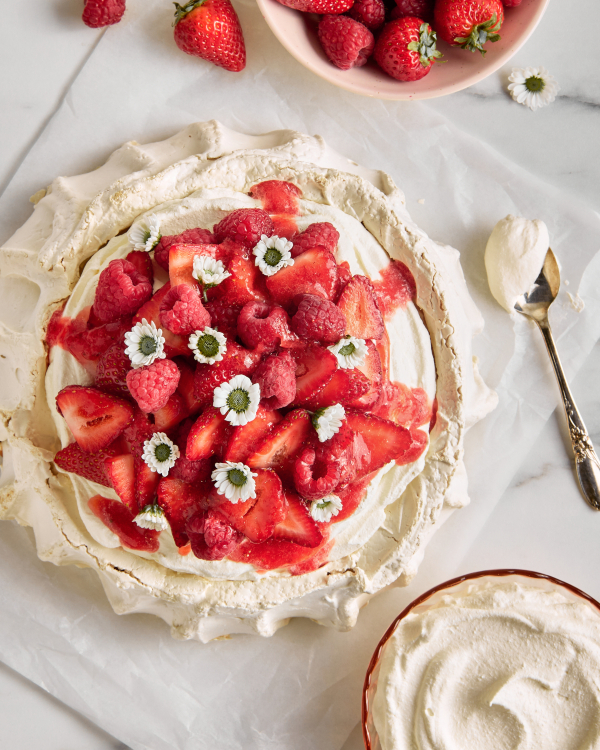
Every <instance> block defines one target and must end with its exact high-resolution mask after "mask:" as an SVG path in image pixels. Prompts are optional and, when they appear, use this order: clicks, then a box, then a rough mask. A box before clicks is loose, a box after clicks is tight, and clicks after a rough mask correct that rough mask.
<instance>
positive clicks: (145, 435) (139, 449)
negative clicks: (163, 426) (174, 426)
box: [123, 407, 158, 459]
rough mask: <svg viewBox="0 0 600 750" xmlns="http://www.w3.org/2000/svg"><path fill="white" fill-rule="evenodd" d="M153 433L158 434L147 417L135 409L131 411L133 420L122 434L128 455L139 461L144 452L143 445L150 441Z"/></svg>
mask: <svg viewBox="0 0 600 750" xmlns="http://www.w3.org/2000/svg"><path fill="white" fill-rule="evenodd" d="M155 432H158V430H157V429H156V428H155V427H154V425H153V424H152V422H151V421H150V420H149V419H148V415H147V414H144V412H143V411H142V410H141V409H138V408H137V407H136V408H135V409H134V411H133V419H132V420H131V422H130V424H128V425H127V427H126V428H125V432H124V433H123V437H124V439H125V441H126V443H127V448H128V451H129V453H131V455H132V456H135V457H136V458H140V459H141V457H142V453H143V452H144V443H145V442H146V440H150V439H151V438H152V435H154V433H155Z"/></svg>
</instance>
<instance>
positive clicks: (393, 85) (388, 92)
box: [257, 0, 550, 101]
mask: <svg viewBox="0 0 600 750" xmlns="http://www.w3.org/2000/svg"><path fill="white" fill-rule="evenodd" d="M549 2H550V0H523V4H522V6H518V7H517V8H511V9H510V11H511V14H514V13H515V12H517V13H518V12H519V11H521V10H526V12H527V20H526V21H525V22H524V23H522V24H521V23H520V22H519V19H518V17H517V16H516V15H515V16H514V18H510V24H514V26H517V25H518V26H519V27H520V28H519V30H518V33H517V34H516V35H515V38H514V39H512V41H510V42H508V43H507V44H506V46H505V48H504V49H502V51H501V52H494V51H493V47H494V45H490V50H489V51H488V53H487V55H486V57H481V58H480V56H479V54H477V59H478V60H481V65H479V66H478V65H477V64H476V63H475V62H474V60H473V59H471V60H468V59H467V58H466V57H463V58H462V60H461V59H460V58H456V57H455V55H456V54H457V53H458V54H459V55H461V56H465V55H469V56H472V55H473V54H474V53H468V52H465V51H463V50H458V49H456V48H451V47H449V46H448V45H445V46H444V48H443V52H444V55H445V57H446V59H448V58H450V62H449V63H448V65H449V66H450V65H452V66H454V70H455V71H456V76H451V77H450V76H449V77H448V78H449V80H447V81H438V82H437V83H436V82H435V79H432V76H433V74H434V73H435V72H436V69H435V68H434V70H432V71H431V73H430V74H429V75H427V76H426V77H425V78H422V79H421V80H420V81H415V82H412V83H408V82H407V83H402V82H399V81H394V80H393V79H392V78H389V77H388V76H386V75H385V74H384V73H383V72H382V71H379V72H375V71H374V70H373V69H372V68H371V69H369V66H366V67H365V68H354V69H352V70H349V71H343V70H339V69H338V68H336V67H335V66H334V65H333V64H332V63H330V62H329V61H328V60H327V59H326V57H325V55H324V53H322V51H321V50H320V49H317V48H316V46H315V44H313V43H311V42H310V40H308V39H307V37H308V36H309V35H308V33H307V32H306V29H305V26H306V21H304V22H303V21H302V19H301V17H302V16H306V15H307V14H305V13H301V12H300V11H296V10H293V9H292V8H288V7H286V6H284V5H281V4H280V3H279V2H277V0H257V3H258V6H259V9H260V11H261V13H262V15H263V17H264V19H265V21H266V22H267V24H268V26H269V27H270V29H271V31H272V32H273V34H275V36H276V37H277V39H278V40H279V41H280V42H281V44H282V45H283V46H284V47H285V49H287V51H288V52H289V53H290V54H291V55H292V56H293V57H295V58H296V60H298V62H300V63H301V64H302V65H304V67H306V68H308V69H309V70H310V71H312V72H313V73H315V74H316V75H318V76H320V77H321V78H323V79H325V80H326V81H329V83H333V84H334V85H335V86H338V87H340V88H342V89H345V90H347V91H351V92H353V93H356V94H362V95H363V96H370V97H374V98H377V99H388V100H411V101H412V100H417V99H433V98H436V97H440V96H447V95H448V94H453V93H455V92H456V91H461V90H462V89H465V88H467V87H468V86H472V85H473V84H474V83H477V82H478V81H481V80H482V79H483V78H486V77H487V76H489V75H491V74H492V73H494V72H495V71H496V70H498V68H500V67H502V66H503V65H504V64H505V63H506V62H507V61H508V60H509V59H510V58H511V57H512V56H513V55H514V54H515V53H516V52H517V51H518V50H519V49H520V48H521V47H522V46H523V44H525V42H526V41H527V40H528V39H529V37H530V36H531V34H532V33H533V32H534V30H535V28H536V26H537V25H538V23H539V22H540V20H541V18H542V16H543V15H544V12H545V11H546V8H547V7H548V3H549ZM290 14H293V15H290ZM505 18H506V20H505V24H504V27H506V25H507V21H509V16H508V15H507V16H506V17H505ZM504 27H503V28H504ZM495 44H498V45H500V46H502V45H503V42H502V40H501V41H500V42H496V43H495ZM442 45H443V43H442ZM317 46H318V43H317ZM438 46H439V45H438ZM490 53H492V54H490ZM453 57H454V59H452V58H453ZM439 67H440V66H439V65H438V68H439ZM444 67H445V66H444ZM444 78H446V74H445V73H444Z"/></svg>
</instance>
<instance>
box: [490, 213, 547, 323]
mask: <svg viewBox="0 0 600 750" xmlns="http://www.w3.org/2000/svg"><path fill="white" fill-rule="evenodd" d="M549 244H550V237H549V234H548V227H547V226H546V225H545V224H544V222H543V221H540V220H539V219H535V220H531V219H524V218H523V217H522V216H513V215H512V214H509V215H508V216H506V217H505V218H504V219H501V220H500V221H499V222H498V223H497V224H496V226H495V227H494V229H493V230H492V234H491V235H490V238H489V240H488V242H487V246H486V248H485V269H486V271H487V277H488V283H489V285H490V290H491V292H492V294H493V295H494V297H495V299H496V300H497V301H498V302H499V303H500V304H501V305H502V307H503V308H504V309H505V310H508V312H513V311H514V309H515V303H516V301H517V300H518V298H519V297H520V296H521V295H522V294H523V293H524V292H526V291H527V290H528V289H529V288H530V287H531V286H532V285H533V284H534V282H535V280H536V279H537V277H538V275H539V273H540V271H541V270H542V266H543V265H544V258H545V257H546V253H547V251H548V246H549Z"/></svg>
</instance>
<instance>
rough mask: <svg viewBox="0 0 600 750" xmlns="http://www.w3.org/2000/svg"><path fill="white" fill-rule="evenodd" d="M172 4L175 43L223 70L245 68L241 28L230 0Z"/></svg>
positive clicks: (193, 0) (205, 0)
mask: <svg viewBox="0 0 600 750" xmlns="http://www.w3.org/2000/svg"><path fill="white" fill-rule="evenodd" d="M174 5H175V44H177V46H178V47H179V49H180V50H183V51H184V52H187V54H188V55H195V56H196V57H201V58H202V59H203V60H208V61H209V62H211V63H214V64H215V65H218V66H219V67H221V68H225V70H231V71H234V72H238V71H240V70H243V69H244V68H245V67H246V47H245V45H244V37H243V35H242V27H241V26H240V22H239V19H238V17H237V14H236V12H235V10H234V9H233V6H232V5H231V2H230V0H190V2H187V3H185V5H180V4H179V3H174Z"/></svg>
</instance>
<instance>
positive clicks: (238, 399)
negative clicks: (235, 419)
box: [227, 388, 250, 412]
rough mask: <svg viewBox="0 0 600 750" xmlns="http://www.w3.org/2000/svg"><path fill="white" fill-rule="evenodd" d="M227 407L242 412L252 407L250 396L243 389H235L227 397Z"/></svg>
mask: <svg viewBox="0 0 600 750" xmlns="http://www.w3.org/2000/svg"><path fill="white" fill-rule="evenodd" d="M227 406H228V407H229V408H230V409H233V411H236V412H242V411H246V409H247V408H248V407H249V406H250V396H249V394H248V391H245V390H244V389H243V388H234V389H233V390H232V391H231V393H230V394H229V396H227Z"/></svg>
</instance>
